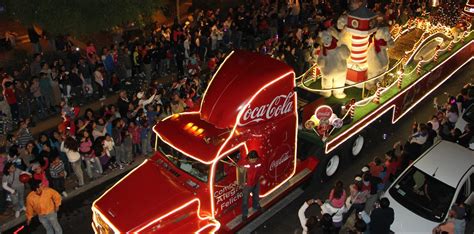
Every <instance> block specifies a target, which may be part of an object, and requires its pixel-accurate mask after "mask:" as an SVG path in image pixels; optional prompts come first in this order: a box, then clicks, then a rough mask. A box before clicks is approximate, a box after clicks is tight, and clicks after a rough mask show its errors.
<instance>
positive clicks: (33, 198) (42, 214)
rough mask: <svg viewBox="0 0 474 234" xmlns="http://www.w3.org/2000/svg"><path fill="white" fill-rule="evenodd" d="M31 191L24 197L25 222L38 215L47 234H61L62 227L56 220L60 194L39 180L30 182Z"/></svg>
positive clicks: (28, 222) (27, 222) (28, 223)
mask: <svg viewBox="0 0 474 234" xmlns="http://www.w3.org/2000/svg"><path fill="white" fill-rule="evenodd" d="M30 186H31V192H30V193H29V194H28V196H27V198H26V224H27V225H30V223H31V219H32V218H33V217H34V216H36V215H38V218H39V221H40V222H41V224H42V225H43V227H44V228H45V229H46V233H47V234H53V233H55V234H61V233H62V232H63V231H62V228H61V225H60V224H59V221H58V214H57V213H58V211H59V206H61V195H59V193H58V192H56V191H55V190H54V189H52V188H48V187H46V186H44V185H43V184H42V183H41V181H37V180H33V181H32V182H31V185H30Z"/></svg>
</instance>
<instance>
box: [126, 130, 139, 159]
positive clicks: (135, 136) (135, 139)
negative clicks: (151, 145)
mask: <svg viewBox="0 0 474 234" xmlns="http://www.w3.org/2000/svg"><path fill="white" fill-rule="evenodd" d="M128 132H129V133H130V135H131V136H132V153H133V156H138V155H140V153H141V145H140V133H141V128H140V127H139V126H138V125H137V124H135V122H134V121H131V122H130V125H129V126H128Z"/></svg>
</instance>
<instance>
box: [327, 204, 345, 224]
mask: <svg viewBox="0 0 474 234" xmlns="http://www.w3.org/2000/svg"><path fill="white" fill-rule="evenodd" d="M345 212H347V208H346V206H343V207H341V208H336V207H333V206H331V204H329V203H328V202H325V203H324V204H323V205H322V206H321V214H330V215H332V221H333V222H334V223H339V222H342V215H343V214H344V213H345Z"/></svg>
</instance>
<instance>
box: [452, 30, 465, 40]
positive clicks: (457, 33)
mask: <svg viewBox="0 0 474 234" xmlns="http://www.w3.org/2000/svg"><path fill="white" fill-rule="evenodd" d="M450 33H451V36H452V38H453V41H458V40H459V36H460V35H461V33H462V30H461V29H460V28H459V27H452V28H451V30H450Z"/></svg>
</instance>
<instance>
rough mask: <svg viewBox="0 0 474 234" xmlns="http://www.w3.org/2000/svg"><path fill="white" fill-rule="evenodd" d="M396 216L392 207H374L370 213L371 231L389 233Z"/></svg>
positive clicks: (378, 233) (379, 233) (381, 233)
mask: <svg viewBox="0 0 474 234" xmlns="http://www.w3.org/2000/svg"><path fill="white" fill-rule="evenodd" d="M394 218H395V214H394V212H393V209H392V208H391V207H388V208H377V209H374V210H373V211H372V214H371V215H370V225H369V228H370V233H377V234H389V233H390V225H392V223H393V220H394Z"/></svg>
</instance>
